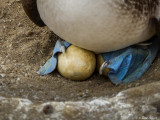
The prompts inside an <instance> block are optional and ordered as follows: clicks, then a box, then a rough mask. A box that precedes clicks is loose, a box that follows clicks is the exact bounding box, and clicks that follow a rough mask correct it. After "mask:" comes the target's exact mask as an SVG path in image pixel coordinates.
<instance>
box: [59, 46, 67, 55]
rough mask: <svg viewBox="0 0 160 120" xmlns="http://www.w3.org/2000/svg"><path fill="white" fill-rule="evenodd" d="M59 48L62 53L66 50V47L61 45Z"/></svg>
mask: <svg viewBox="0 0 160 120" xmlns="http://www.w3.org/2000/svg"><path fill="white" fill-rule="evenodd" d="M60 50H61V52H62V53H63V54H65V52H66V48H65V46H63V45H62V46H61V48H60Z"/></svg>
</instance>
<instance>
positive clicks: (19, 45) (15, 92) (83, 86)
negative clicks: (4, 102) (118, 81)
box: [0, 0, 160, 103]
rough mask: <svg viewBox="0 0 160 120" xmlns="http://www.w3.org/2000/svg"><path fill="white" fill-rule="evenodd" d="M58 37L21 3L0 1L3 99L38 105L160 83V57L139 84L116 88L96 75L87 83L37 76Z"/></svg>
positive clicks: (53, 74)
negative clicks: (32, 18) (35, 21)
mask: <svg viewBox="0 0 160 120" xmlns="http://www.w3.org/2000/svg"><path fill="white" fill-rule="evenodd" d="M58 38H59V37H58V36H56V35H55V34H54V33H52V32H50V30H49V29H48V28H47V27H44V28H39V27H37V26H36V25H34V24H33V23H32V22H31V21H30V20H29V19H28V17H27V16H26V14H25V13H24V11H23V9H22V6H21V2H20V0H0V51H1V52H0V96H4V97H8V98H9V97H20V98H25V99H30V100H32V101H34V102H36V103H40V102H46V101H77V100H85V99H92V98H93V97H95V98H96V97H102V96H115V95H116V94H117V93H118V92H120V91H122V90H125V89H129V88H133V87H135V86H140V85H144V84H147V83H153V82H156V81H159V80H160V59H159V58H160V54H159V55H158V57H157V58H156V60H155V61H154V63H153V65H152V66H151V68H150V69H149V70H148V71H147V72H146V73H145V74H144V76H143V77H142V78H141V79H139V80H137V81H136V82H133V83H130V84H126V85H119V86H115V85H113V84H112V83H111V82H110V81H109V80H108V79H107V78H106V77H103V76H99V75H98V74H97V73H96V72H95V73H94V75H93V76H92V77H91V78H89V79H88V80H87V81H82V82H75V81H70V80H67V79H65V78H63V77H62V76H60V74H59V73H58V72H53V73H52V74H50V75H46V76H44V77H40V76H39V75H38V74H37V71H38V69H39V68H40V66H42V65H43V64H44V63H45V62H46V60H47V59H48V58H50V56H51V54H52V50H53V48H54V44H55V42H56V40H57V39H58Z"/></svg>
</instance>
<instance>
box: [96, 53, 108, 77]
mask: <svg viewBox="0 0 160 120" xmlns="http://www.w3.org/2000/svg"><path fill="white" fill-rule="evenodd" d="M96 59H97V66H96V70H97V71H98V72H100V68H101V66H102V64H103V63H104V59H103V57H102V55H101V54H97V55H96ZM110 70H111V69H109V68H104V69H103V71H102V75H104V76H106V77H108V73H109V72H110Z"/></svg>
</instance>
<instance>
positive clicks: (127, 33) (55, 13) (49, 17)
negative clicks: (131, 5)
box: [37, 0, 155, 52]
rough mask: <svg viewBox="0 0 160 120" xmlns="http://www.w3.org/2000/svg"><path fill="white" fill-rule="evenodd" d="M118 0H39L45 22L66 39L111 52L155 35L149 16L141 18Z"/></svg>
mask: <svg viewBox="0 0 160 120" xmlns="http://www.w3.org/2000/svg"><path fill="white" fill-rule="evenodd" d="M113 1H115V0H79V1H77V0H67V1H66V0H37V5H38V10H39V13H40V16H41V18H42V20H43V21H44V23H45V24H46V25H47V26H48V27H49V28H50V29H51V30H53V32H55V33H56V34H57V35H59V36H60V37H61V38H63V39H64V40H66V41H68V42H70V43H72V44H74V45H77V46H79V47H82V48H85V49H88V50H91V51H94V52H109V51H113V50H117V49H121V48H124V47H127V46H129V45H132V44H136V43H138V42H142V41H145V40H147V39H149V38H150V37H151V36H153V34H155V28H154V25H153V23H152V22H151V21H150V20H149V18H148V17H145V16H144V17H137V18H135V16H134V15H133V14H131V13H130V12H129V11H124V10H122V8H120V6H118V5H115V3H114V2H113Z"/></svg>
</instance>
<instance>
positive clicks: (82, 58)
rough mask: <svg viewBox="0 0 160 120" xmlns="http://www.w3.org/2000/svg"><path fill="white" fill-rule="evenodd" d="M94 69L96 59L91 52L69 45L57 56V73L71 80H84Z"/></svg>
mask: <svg viewBox="0 0 160 120" xmlns="http://www.w3.org/2000/svg"><path fill="white" fill-rule="evenodd" d="M95 68H96V57H95V54H94V53H93V52H91V51H88V50H85V49H83V48H79V47H77V46H74V45H71V46H69V47H68V48H67V50H66V51H65V53H59V54H58V65H57V70H58V72H59V73H60V74H61V75H62V76H64V77H65V78H68V79H71V80H86V79H87V78H89V77H90V76H91V75H92V74H93V72H94V71H95Z"/></svg>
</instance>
